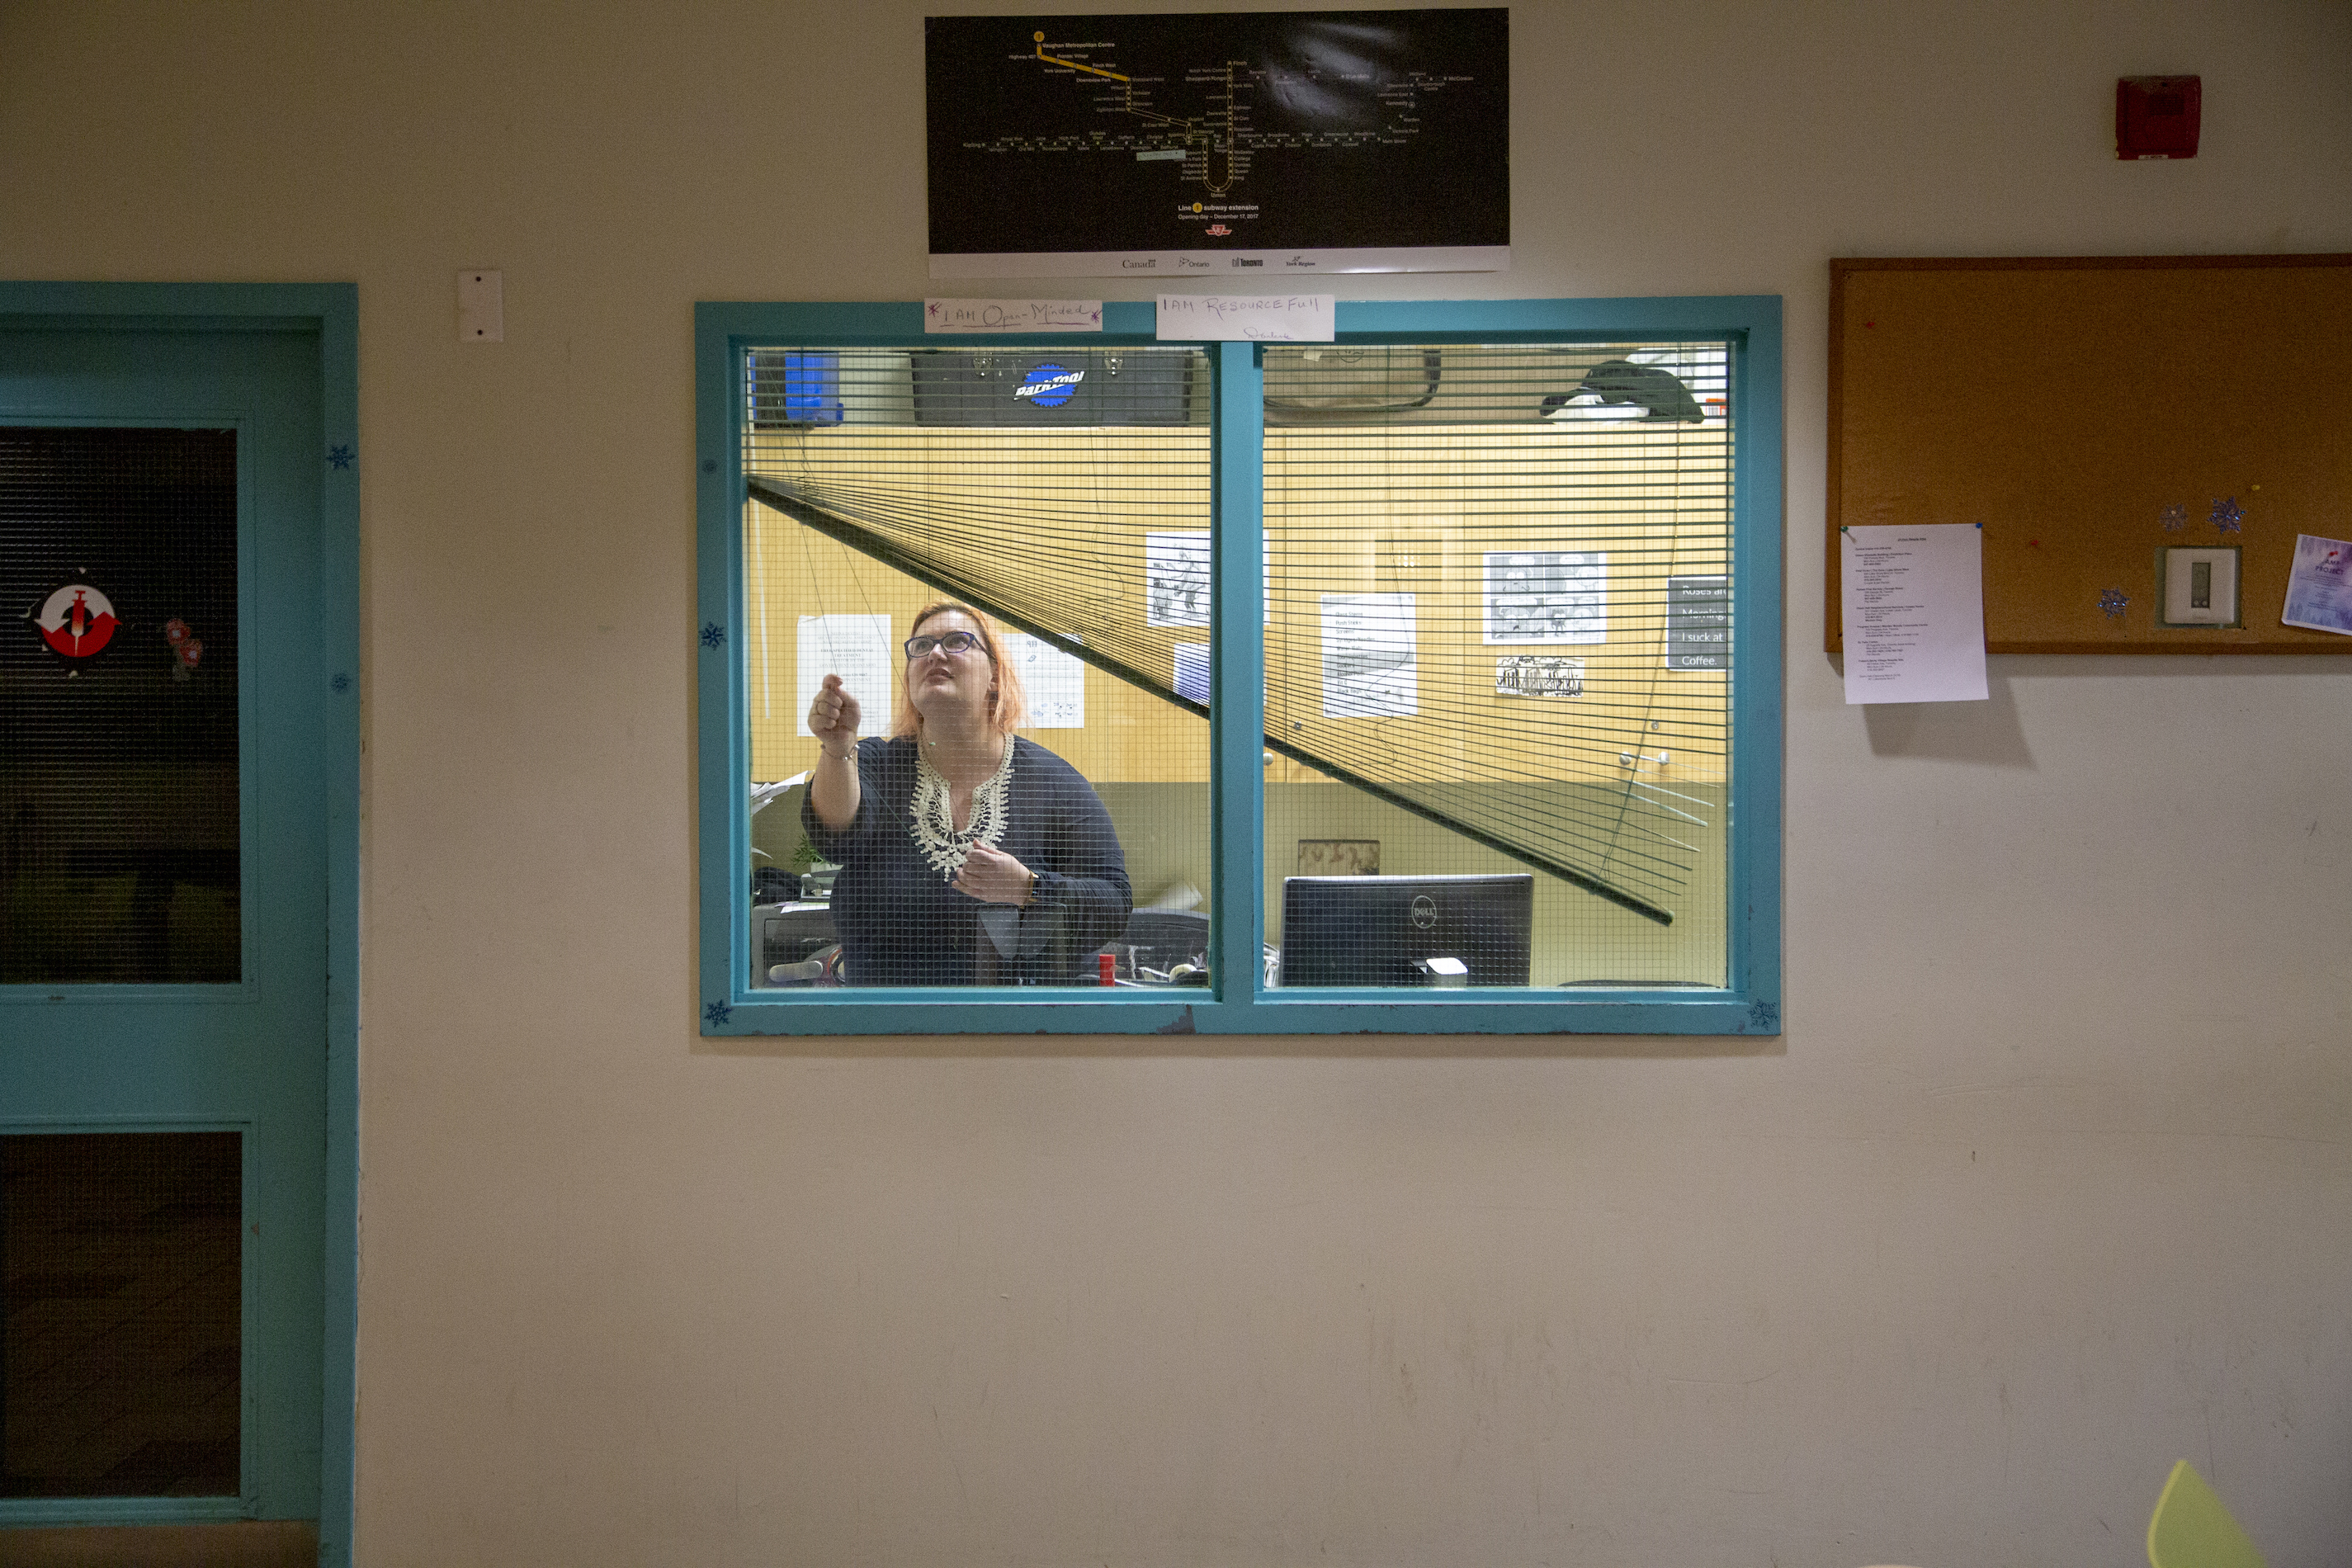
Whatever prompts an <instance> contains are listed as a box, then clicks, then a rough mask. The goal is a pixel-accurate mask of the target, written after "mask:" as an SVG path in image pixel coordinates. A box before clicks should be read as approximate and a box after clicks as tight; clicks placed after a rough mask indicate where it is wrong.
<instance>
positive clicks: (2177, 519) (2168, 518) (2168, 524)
mask: <svg viewBox="0 0 2352 1568" xmlns="http://www.w3.org/2000/svg"><path fill="white" fill-rule="evenodd" d="M2156 521H2158V522H2160V523H2162V524H2164V531H2165V532H2167V533H2179V531H2181V530H2182V529H2184V528H2187V527H2188V526H2189V507H2188V504H2187V503H2186V502H2183V501H2172V502H2170V503H2168V504H2167V505H2165V506H2164V507H2161V508H2159V509H2158V511H2157V514H2156Z"/></svg>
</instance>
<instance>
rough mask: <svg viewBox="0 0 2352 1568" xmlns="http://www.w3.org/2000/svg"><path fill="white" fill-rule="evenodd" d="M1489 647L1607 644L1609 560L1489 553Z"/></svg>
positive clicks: (1573, 553) (1581, 554)
mask: <svg viewBox="0 0 2352 1568" xmlns="http://www.w3.org/2000/svg"><path fill="white" fill-rule="evenodd" d="M1485 556H1486V595H1485V597H1486V638H1485V640H1486V641H1487V642H1490V643H1593V642H1606V641H1608V640H1609V557H1608V556H1606V555H1604V554H1602V553H1601V552H1598V551H1584V550H1489V551H1486V552H1485Z"/></svg>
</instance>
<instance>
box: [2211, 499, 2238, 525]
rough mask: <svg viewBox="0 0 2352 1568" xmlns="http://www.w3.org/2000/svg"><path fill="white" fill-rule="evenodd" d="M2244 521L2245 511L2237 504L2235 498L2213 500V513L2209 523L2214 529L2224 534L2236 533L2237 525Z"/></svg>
mask: <svg viewBox="0 0 2352 1568" xmlns="http://www.w3.org/2000/svg"><path fill="white" fill-rule="evenodd" d="M2245 520H2246V509H2245V508H2244V507H2242V506H2240V505H2239V504H2238V498H2237V497H2236V496H2216V497H2214V498H2213V513H2212V516H2211V518H2210V521H2211V522H2212V524H2213V526H2214V527H2215V528H2218V529H2220V530H2221V531H2222V532H2224V533H2235V532H2237V531H2238V524H2240V523H2242V522H2243V521H2245Z"/></svg>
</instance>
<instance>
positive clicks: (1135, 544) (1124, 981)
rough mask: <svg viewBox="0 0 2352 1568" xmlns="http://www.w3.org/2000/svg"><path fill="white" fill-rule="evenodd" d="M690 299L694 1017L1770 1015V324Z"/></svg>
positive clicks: (1038, 1024)
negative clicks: (1220, 337)
mask: <svg viewBox="0 0 2352 1568" xmlns="http://www.w3.org/2000/svg"><path fill="white" fill-rule="evenodd" d="M1155 325H1156V312H1155V307H1154V306H1153V305H1152V304H1150V303H1148V302H1134V303H1128V302H1113V303H1109V304H1107V305H1106V307H1105V310H1104V330H1103V331H1101V332H1099V333H1091V332H1090V333H1058V334H1041V335H1036V336H1031V337H1020V336H995V335H989V336H969V337H963V336H927V335H926V334H925V332H924V331H923V309H922V306H921V304H920V303H919V302H906V303H893V304H703V305H700V306H698V308H697V321H696V362H697V363H696V374H697V383H696V386H697V393H696V395H697V409H696V419H697V425H696V428H697V442H698V452H697V458H698V469H699V483H698V584H699V588H698V597H699V602H698V617H697V625H696V627H695V636H696V646H697V649H698V653H697V657H698V659H699V661H700V663H699V668H698V691H699V697H700V710H699V725H698V733H699V752H698V761H699V766H698V788H699V800H700V806H701V844H700V854H701V866H700V871H701V882H700V892H701V902H700V909H701V979H702V984H701V988H700V995H699V997H698V1007H699V1010H700V1022H701V1027H702V1030H703V1032H704V1033H705V1034H706V1035H713V1036H726V1035H763V1034H776V1035H856V1034H951V1033H971V1032H988V1033H1034V1032H1038V1031H1045V1032H1051V1033H1102V1034H1150V1033H1161V1034H1170V1033H1213V1034H1228V1035H1242V1034H1247V1035H1266V1036H1279V1035H1291V1034H1322V1033H1349V1032H1363V1031H1377V1032H1391V1033H1421V1034H1479V1033H1507V1034H1566V1033H1613V1034H1629V1033H1646V1034H1717V1035H1731V1034H1747V1035H1758V1034H1763V1035H1772V1034H1778V1033H1779V1031H1780V1022H1779V1019H1780V931H1779V924H1780V725H1781V718H1780V649H1781V637H1780V540H1781V520H1780V490H1781V466H1780V446H1781V425H1780V300H1778V299H1777V298H1772V297H1730V298H1696V299H1645V300H1479V301H1448V302H1397V303H1347V302H1343V303H1341V304H1340V305H1339V312H1338V332H1337V336H1336V338H1335V340H1334V341H1333V342H1328V343H1282V344H1255V343H1238V342H1160V341H1158V340H1157V338H1156V336H1155V331H1154V329H1155Z"/></svg>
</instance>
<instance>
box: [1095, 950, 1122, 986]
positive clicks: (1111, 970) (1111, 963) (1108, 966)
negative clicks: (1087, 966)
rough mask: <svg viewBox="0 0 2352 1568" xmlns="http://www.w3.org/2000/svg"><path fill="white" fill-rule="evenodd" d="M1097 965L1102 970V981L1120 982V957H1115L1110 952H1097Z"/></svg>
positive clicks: (1113, 983)
mask: <svg viewBox="0 0 2352 1568" xmlns="http://www.w3.org/2000/svg"><path fill="white" fill-rule="evenodd" d="M1095 967H1096V968H1097V970H1099V971H1101V972H1102V983H1103V984H1105V985H1116V984H1118V959H1116V958H1113V957H1112V956H1111V955H1110V954H1109V953H1108V952H1098V953H1096V954H1095Z"/></svg>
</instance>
